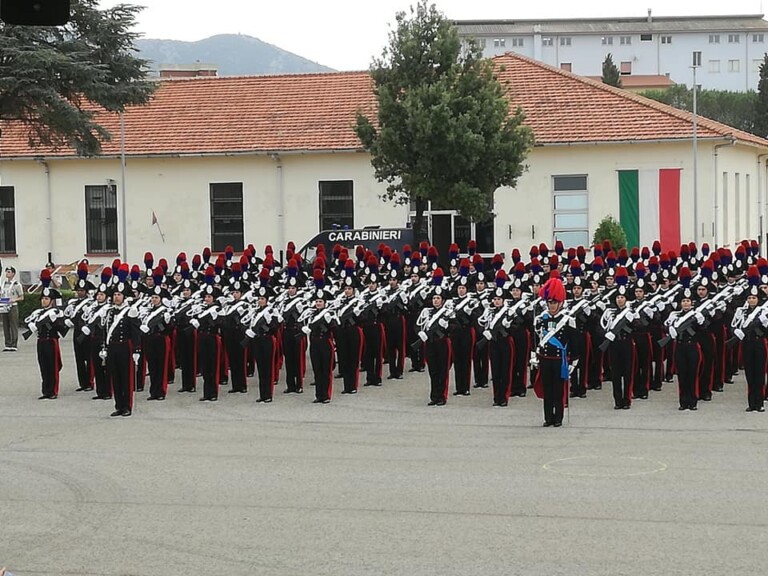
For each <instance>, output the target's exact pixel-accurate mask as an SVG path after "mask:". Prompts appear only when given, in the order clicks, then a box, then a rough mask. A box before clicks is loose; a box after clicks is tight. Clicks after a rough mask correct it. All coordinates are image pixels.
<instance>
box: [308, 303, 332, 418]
mask: <svg viewBox="0 0 768 576" xmlns="http://www.w3.org/2000/svg"><path fill="white" fill-rule="evenodd" d="M313 299H314V302H315V309H314V310H313V311H312V314H311V315H310V316H309V318H308V319H307V323H306V324H305V325H304V326H303V327H302V331H303V332H304V334H306V335H307V337H308V338H309V355H310V357H311V359H312V370H313V372H314V375H315V399H314V400H313V401H312V402H313V403H314V404H328V403H329V402H330V401H331V397H332V396H333V356H334V346H333V338H332V332H331V331H332V329H333V328H334V327H335V326H336V325H337V324H336V317H335V315H334V314H333V312H330V311H329V310H328V309H327V307H326V304H327V302H328V300H329V299H330V294H329V292H328V291H327V290H325V289H323V288H320V289H318V290H315V292H314V294H313Z"/></svg>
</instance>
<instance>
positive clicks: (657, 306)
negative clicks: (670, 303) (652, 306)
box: [656, 300, 667, 312]
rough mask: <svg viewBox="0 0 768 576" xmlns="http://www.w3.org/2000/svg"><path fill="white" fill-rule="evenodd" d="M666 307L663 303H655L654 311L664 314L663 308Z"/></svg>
mask: <svg viewBox="0 0 768 576" xmlns="http://www.w3.org/2000/svg"><path fill="white" fill-rule="evenodd" d="M666 307H667V305H666V304H665V303H664V302H662V301H661V300H659V301H658V302H656V310H658V311H659V312H664V308H666Z"/></svg>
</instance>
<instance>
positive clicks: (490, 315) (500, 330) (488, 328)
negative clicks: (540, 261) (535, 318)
mask: <svg viewBox="0 0 768 576" xmlns="http://www.w3.org/2000/svg"><path fill="white" fill-rule="evenodd" d="M497 278H498V279H499V282H498V285H497V286H496V288H494V289H493V291H492V292H491V302H490V306H489V307H488V308H487V309H486V310H485V312H484V314H483V316H481V317H480V319H479V323H480V325H481V327H482V339H481V340H480V343H479V347H480V348H487V349H488V352H487V353H488V357H489V363H490V368H491V379H492V381H493V405H494V406H507V405H508V403H509V395H510V391H511V389H512V372H513V366H512V363H513V362H514V346H515V344H514V341H513V340H512V337H511V336H510V334H509V330H510V326H511V324H512V322H511V320H510V319H509V318H508V317H507V313H508V311H509V308H508V307H507V305H506V300H507V299H508V298H509V293H508V292H507V290H506V289H505V288H504V287H503V286H504V283H505V278H506V272H504V271H503V270H499V276H497ZM526 360H527V359H526Z"/></svg>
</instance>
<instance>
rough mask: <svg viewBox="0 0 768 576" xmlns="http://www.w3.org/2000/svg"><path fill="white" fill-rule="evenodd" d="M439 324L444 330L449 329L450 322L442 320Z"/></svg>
mask: <svg viewBox="0 0 768 576" xmlns="http://www.w3.org/2000/svg"><path fill="white" fill-rule="evenodd" d="M437 323H438V324H440V326H442V327H443V328H448V320H446V319H445V318H440V320H438V321H437Z"/></svg>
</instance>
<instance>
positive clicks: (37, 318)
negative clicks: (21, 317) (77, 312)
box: [21, 308, 69, 340]
mask: <svg viewBox="0 0 768 576" xmlns="http://www.w3.org/2000/svg"><path fill="white" fill-rule="evenodd" d="M60 315H61V310H59V309H58V308H39V309H37V310H35V311H34V312H33V313H32V314H30V315H29V316H28V317H27V318H26V319H25V321H24V323H25V324H34V325H35V326H37V328H38V330H39V329H40V328H43V327H47V328H51V327H52V326H53V323H54V322H56V320H57V319H58V318H59V317H60ZM67 332H69V328H68V327H66V326H62V327H60V328H59V333H60V334H61V336H62V337H64V336H66V335H67ZM32 334H33V331H32V330H29V329H27V330H26V331H25V332H24V333H23V334H22V335H21V336H22V338H24V340H29V337H30V336H32Z"/></svg>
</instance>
